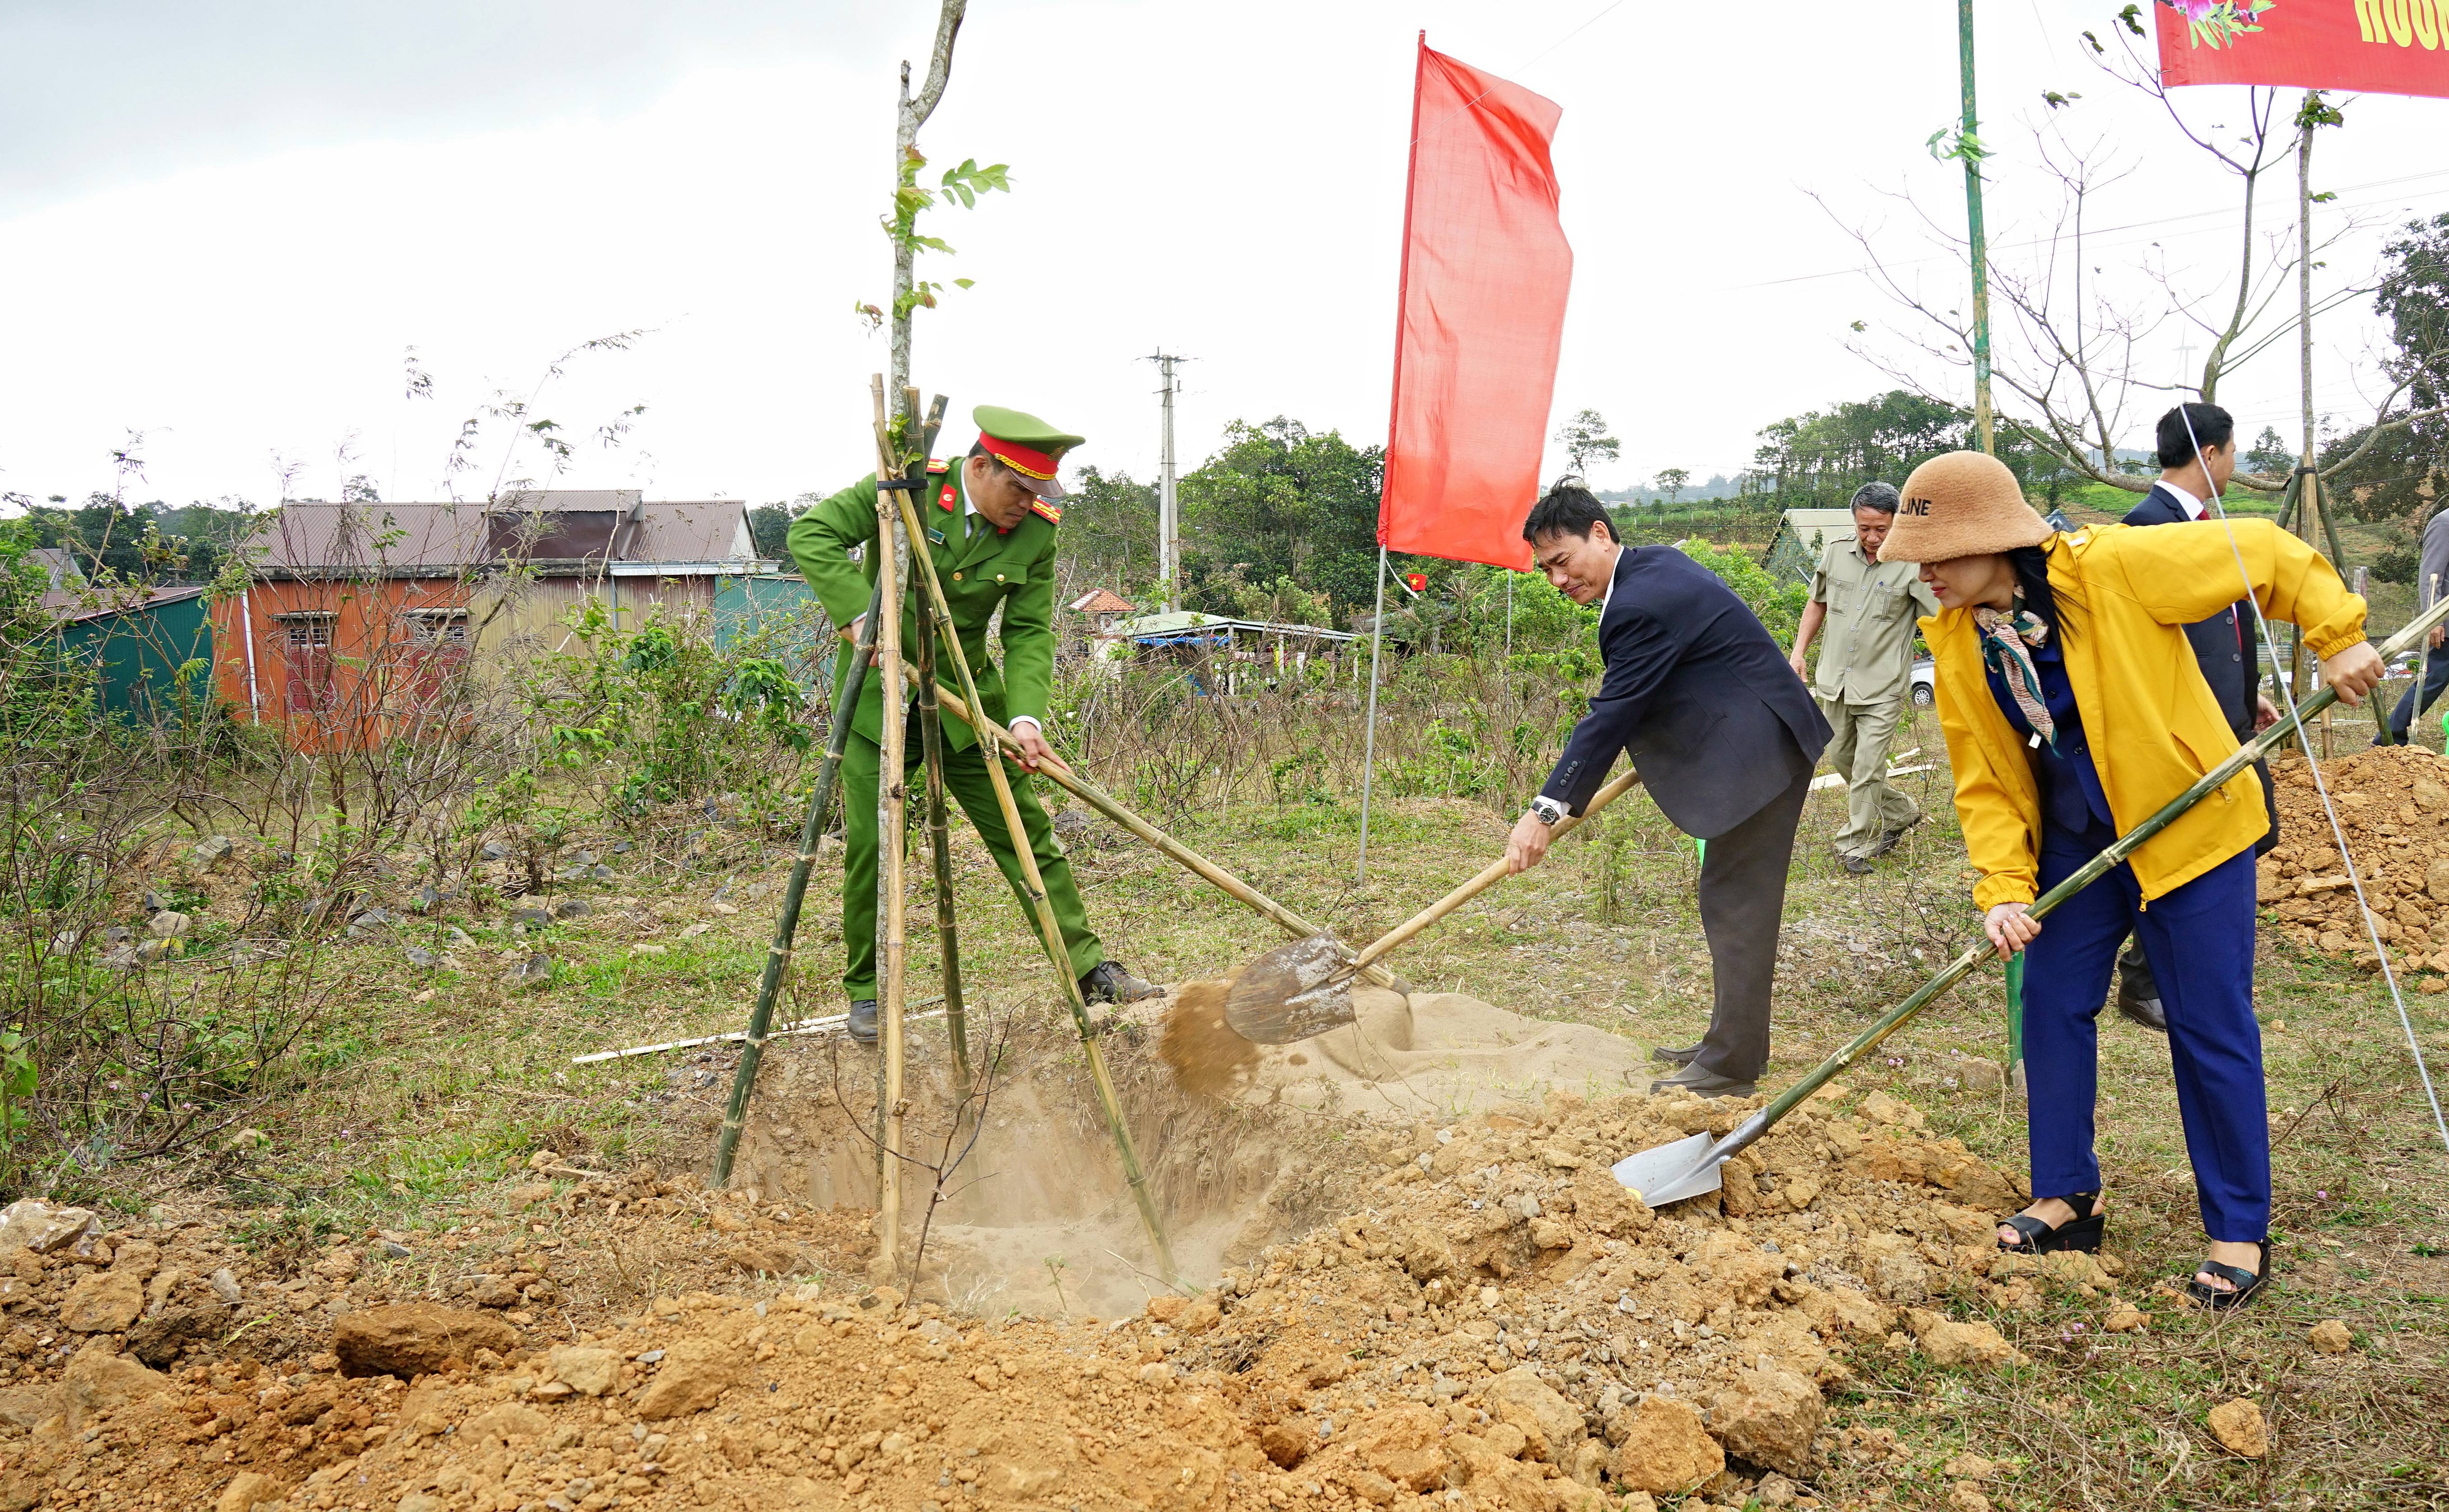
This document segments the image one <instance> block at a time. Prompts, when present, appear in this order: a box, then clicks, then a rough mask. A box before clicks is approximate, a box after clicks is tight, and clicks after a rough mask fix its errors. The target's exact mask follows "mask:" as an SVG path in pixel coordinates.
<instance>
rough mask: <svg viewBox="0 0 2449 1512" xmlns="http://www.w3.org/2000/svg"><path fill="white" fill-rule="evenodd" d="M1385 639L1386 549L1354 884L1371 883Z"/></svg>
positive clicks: (1374, 623)
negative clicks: (1371, 802)
mask: <svg viewBox="0 0 2449 1512" xmlns="http://www.w3.org/2000/svg"><path fill="white" fill-rule="evenodd" d="M1385 639H1386V548H1385V546H1384V545H1383V544H1382V543H1381V544H1380V545H1379V548H1378V615H1377V617H1376V618H1375V619H1373V620H1371V621H1370V622H1369V733H1368V736H1367V737H1366V738H1365V739H1364V741H1363V742H1362V744H1361V747H1360V869H1359V872H1358V873H1356V874H1355V875H1354V877H1353V879H1352V880H1353V881H1354V882H1367V881H1368V880H1369V790H1370V788H1371V787H1372V786H1373V785H1375V784H1376V782H1377V779H1378V648H1379V646H1380V645H1382V644H1384V642H1385Z"/></svg>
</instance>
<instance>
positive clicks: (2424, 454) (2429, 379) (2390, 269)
mask: <svg viewBox="0 0 2449 1512" xmlns="http://www.w3.org/2000/svg"><path fill="white" fill-rule="evenodd" d="M2382 260H2383V262H2382V278H2381V287H2380V288H2379V289H2378V290H2377V291H2376V292H2375V294H2374V296H2373V309H2374V311H2375V312H2376V313H2378V314H2380V315H2381V316H2382V317H2384V318H2385V319H2387V320H2388V321H2389V328H2390V340H2391V342H2392V344H2393V345H2394V346H2395V347H2396V348H2397V350H2396V351H2395V352H2393V353H2392V354H2391V356H2390V358H2389V359H2388V361H2387V362H2386V363H2384V364H2383V366H2384V370H2385V371H2386V372H2387V373H2388V375H2389V377H2390V378H2392V379H2393V380H2395V381H2397V382H2399V383H2402V384H2404V385H2405V395H2406V404H2407V406H2408V409H2409V411H2410V413H2409V414H2407V415H2406V416H2405V417H2404V418H2403V419H2402V421H2400V422H2398V423H2395V424H2393V423H2390V422H2384V423H2383V424H2382V425H2381V426H2380V427H2374V426H2363V427H2360V428H2358V429H2357V430H2354V431H2351V432H2349V433H2347V434H2346V435H2344V436H2340V437H2338V438H2337V439H2336V440H2333V441H2331V442H2329V443H2328V444H2326V445H2324V447H2323V448H2322V457H2321V462H2322V468H2323V472H2324V479H2325V481H2326V480H2327V477H2328V473H2329V469H2330V468H2332V467H2333V466H2337V465H2339V464H2340V463H2342V462H2351V465H2349V466H2348V467H2347V468H2346V470H2345V471H2344V472H2343V474H2342V475H2340V477H2339V478H2338V480H2337V481H2338V485H2341V486H2337V487H2335V489H2334V491H2333V493H2334V496H2336V497H2337V498H2338V499H2339V502H2340V503H2341V505H2342V506H2343V509H2344V511H2345V513H2346V514H2350V515H2352V516H2353V517H2355V518H2357V519H2360V520H2367V521H2372V522H2376V523H2378V522H2382V521H2390V520H2395V521H2399V522H2401V524H2403V525H2405V526H2420V524H2421V522H2422V520H2423V518H2424V517H2425V516H2426V515H2427V514H2430V513H2431V512H2432V510H2433V509H2434V508H2436V507H2437V506H2438V504H2439V500H2440V499H2441V498H2443V497H2449V413H2443V412H2444V411H2449V215H2438V216H2434V217H2433V218H2432V219H2430V220H2428V221H2417V222H2413V223H2409V224H2408V225H2407V226H2406V228H2405V231H2404V232H2403V234H2402V236H2401V240H2399V241H2397V242H2391V243H2390V244H2389V245H2388V246H2386V247H2383V248H2382ZM2290 461H2291V462H2292V461H2293V458H2290Z"/></svg>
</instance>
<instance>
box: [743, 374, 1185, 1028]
mask: <svg viewBox="0 0 2449 1512" xmlns="http://www.w3.org/2000/svg"><path fill="white" fill-rule="evenodd" d="M973 418H974V419H975V420H976V421H977V424H978V430H979V432H980V434H979V436H978V440H977V444H976V445H974V446H973V447H972V448H970V454H969V456H966V457H964V458H963V459H962V460H961V462H960V464H959V465H958V466H957V467H955V466H951V465H948V464H946V463H943V462H930V463H928V464H927V484H928V486H927V489H926V491H925V492H924V493H922V494H919V496H918V513H919V515H920V517H921V518H920V522H921V524H922V526H923V527H924V529H925V531H926V541H925V550H926V551H927V553H928V554H929V555H930V556H931V557H933V558H934V560H935V575H936V577H937V579H938V580H939V581H941V582H942V584H943V587H944V598H945V601H946V604H947V606H948V607H949V608H950V609H951V610H952V616H953V629H954V630H955V631H956V632H957V633H958V635H959V637H960V643H961V650H962V653H963V654H964V655H965V656H967V657H968V659H969V664H970V671H971V674H972V675H973V676H974V677H975V678H976V680H977V685H978V701H979V702H980V703H982V704H984V705H985V706H986V713H987V715H988V717H989V718H991V719H993V720H994V721H995V722H996V723H998V724H1001V725H1004V726H1006V727H1009V728H1010V729H1011V730H1012V735H1013V736H1014V738H1015V739H1016V740H1017V741H1018V742H1019V744H1020V746H1021V749H1022V752H1023V756H1022V762H1021V765H1022V766H1026V767H1027V768H1028V769H1029V770H1030V771H1035V770H1036V769H1037V768H1038V767H1040V766H1056V767H1060V766H1062V765H1063V764H1062V762H1061V760H1060V758H1058V757H1057V756H1056V755H1055V754H1054V752H1053V750H1052V748H1051V747H1050V746H1048V745H1047V744H1046V738H1045V732H1044V728H1043V721H1044V719H1045V717H1046V698H1047V693H1048V690H1049V688H1051V686H1052V683H1053V680H1054V540H1055V534H1054V533H1055V527H1056V525H1057V524H1058V523H1059V522H1060V521H1061V520H1062V518H1063V512H1062V510H1061V509H1059V508H1057V507H1056V505H1055V503H1054V501H1055V500H1056V499H1059V498H1061V497H1062V496H1063V490H1062V487H1061V485H1060V484H1058V483H1057V482H1056V481H1055V471H1056V469H1057V468H1058V467H1059V465H1060V464H1061V462H1062V458H1063V454H1064V453H1066V452H1068V451H1070V449H1071V448H1073V447H1075V446H1078V445H1079V444H1080V441H1081V438H1080V437H1079V436H1070V435H1066V434H1064V433H1063V432H1061V431H1057V430H1055V429H1054V428H1053V427H1051V426H1050V425H1048V424H1047V423H1046V422H1045V421H1043V420H1040V419H1038V418H1037V417H1034V416H1030V415H1023V414H1021V413H1020V412H1018V411H1017V410H1006V409H999V408H997V407H995V406H993V405H980V406H979V407H978V408H977V409H976V410H975V411H974V412H973ZM876 494H877V488H876V478H875V475H872V474H871V475H868V476H867V477H864V478H862V479H860V480H859V481H858V482H857V483H854V484H852V485H851V486H850V487H848V488H846V489H844V490H842V491H841V492H840V493H839V494H835V495H833V496H832V497H831V498H828V499H826V500H825V501H824V502H822V503H820V504H819V505H817V506H816V508H814V509H812V510H810V511H808V512H807V513H806V514H802V515H800V517H799V518H798V519H797V520H795V521H793V522H792V524H791V533H790V536H789V542H790V548H791V555H792V556H793V557H794V558H795V559H796V560H797V561H798V562H799V564H800V573H801V574H802V575H803V576H805V577H806V578H807V580H808V586H809V588H811V589H813V590H814V591H815V592H816V595H817V598H818V600H819V601H820V603H822V604H823V605H824V607H825V612H826V614H827V615H829V616H830V617H831V618H832V620H833V622H834V623H835V624H837V625H839V626H842V627H844V628H843V630H842V632H841V634H842V639H843V640H844V641H845V642H850V641H855V639H856V637H857V635H858V630H859V625H858V621H859V620H861V619H863V618H865V616H866V611H867V601H868V595H869V594H870V593H871V592H872V591H874V589H875V586H876V561H877V530H876ZM911 544H912V546H913V547H914V549H915V548H916V547H917V546H918V545H919V543H918V542H915V541H914V542H912V543H911ZM853 552H857V553H858V554H857V556H856V558H854V556H853V554H852V553H853ZM913 575H914V576H916V574H915V573H914V574H913ZM903 589H904V591H903V595H902V616H901V644H902V645H903V646H904V647H915V646H916V644H917V639H918V613H917V606H918V602H919V600H920V598H921V597H923V596H924V594H925V591H926V590H925V587H924V584H923V582H914V583H909V584H905V585H903ZM998 607H1000V608H1001V609H1002V610H1003V650H1004V665H1003V666H1002V667H1001V668H998V667H996V666H995V664H994V662H993V660H992V659H991V658H989V656H988V655H987V626H988V622H989V621H990V620H992V619H993V617H994V612H995V610H996V609H997V608H998ZM854 654H856V653H855V652H854V651H853V649H851V647H850V646H848V645H845V646H844V647H843V649H842V650H841V651H840V653H839V655H838V656H837V657H836V658H835V661H834V676H835V678H836V680H837V682H836V686H837V687H839V679H840V678H842V677H845V676H847V675H848V674H849V671H850V665H851V657H852V656H853V655H854ZM935 671H936V679H935V680H936V686H937V687H938V688H942V689H943V690H945V691H947V692H951V693H953V694H954V695H955V696H958V695H959V693H960V677H959V674H958V673H957V672H955V670H954V669H953V665H952V652H951V650H950V649H949V648H948V647H947V646H946V644H945V643H944V642H942V641H938V642H937V646H936V651H935ZM881 681H882V680H881V679H880V678H878V677H877V676H875V675H874V673H873V672H872V671H871V673H870V675H869V677H868V679H867V686H866V687H865V688H862V689H860V692H859V700H858V710H857V712H856V713H855V714H854V715H853V716H852V721H851V736H850V741H849V744H848V746H846V747H845V748H844V750H843V752H842V772H841V777H842V804H843V810H844V814H843V824H842V828H843V833H844V836H845V839H846V840H847V845H846V848H845V855H844V860H843V872H842V945H843V949H844V952H845V954H846V955H847V957H848V962H847V964H846V966H845V967H844V969H843V972H842V990H843V991H844V992H845V993H846V994H847V995H848V996H849V998H850V999H851V1005H850V1032H851V1034H852V1035H853V1037H856V1038H858V1039H859V1040H861V1041H863V1042H873V1041H874V1039H875V1038H876V870H877V828H876V819H877V814H876V788H877V772H878V769H879V768H880V767H881V766H882V764H883V754H884V753H883V749H882V746H881V742H882V740H883V735H884V694H883V689H882V687H881ZM895 691H896V693H897V695H898V696H897V698H896V699H895V708H897V709H900V710H903V711H904V712H903V713H902V715H901V716H900V717H903V718H905V719H907V720H908V721H909V726H908V731H907V738H906V739H905V741H904V750H905V752H906V759H907V765H906V768H905V769H906V770H907V771H909V772H911V773H912V774H914V775H912V776H911V778H910V779H909V780H910V782H911V783H912V785H914V786H915V785H916V784H917V783H918V782H919V781H920V779H919V778H918V777H917V776H916V775H915V774H916V772H917V771H918V769H919V766H920V764H921V763H922V761H923V759H924V751H923V749H922V747H921V745H920V742H919V738H918V730H917V723H916V720H917V716H916V708H915V705H914V704H913V703H912V702H911V700H910V699H909V697H908V693H907V689H906V688H897V689H896V690H895ZM944 785H945V787H946V788H947V789H949V790H950V791H951V793H952V795H953V797H954V798H955V800H957V801H958V802H959V804H960V805H961V811H962V812H963V813H965V814H967V815H969V817H970V823H971V824H972V825H974V827H975V828H976V830H977V832H978V838H979V839H980V840H983V841H984V842H986V846H987V849H988V850H989V851H990V852H992V853H993V856H994V859H995V864H996V865H997V866H999V867H1001V868H1002V869H1003V875H1004V881H1006V882H1010V883H1011V884H1012V894H1013V896H1014V897H1016V898H1018V899H1019V900H1020V906H1021V912H1022V914H1023V916H1024V917H1026V918H1027V919H1028V920H1029V921H1030V926H1031V928H1032V929H1034V928H1035V927H1036V916H1035V914H1034V912H1033V911H1032V908H1031V906H1030V902H1029V896H1028V893H1027V891H1026V890H1025V886H1026V884H1025V883H1024V882H1023V880H1022V873H1021V869H1020V858H1019V857H1018V856H1017V855H1016V854H1015V853H1014V852H1013V849H1012V835H1011V832H1010V830H1008V829H1007V828H1006V827H1005V825H1004V820H1003V810H1002V807H1001V806H1000V805H999V804H996V802H995V796H994V788H993V784H992V783H991V782H990V780H989V778H988V775H987V766H986V756H985V753H984V752H983V751H982V750H981V749H980V746H979V743H978V737H977V735H976V733H975V732H974V731H973V730H972V729H971V728H970V727H969V726H968V725H966V724H963V723H962V722H961V721H959V720H957V719H951V718H947V719H946V720H945V721H944ZM1012 801H1013V804H1014V805H1015V806H1017V807H1018V808H1019V810H1020V822H1021V827H1022V828H1023V829H1024V830H1026V831H1027V832H1028V836H1029V845H1030V849H1031V850H1032V852H1033V853H1034V854H1035V856H1036V858H1037V869H1038V873H1039V875H1040V876H1042V877H1043V878H1044V879H1045V881H1046V893H1047V899H1048V901H1051V903H1052V904H1053V905H1054V917H1055V920H1056V921H1058V922H1059V923H1060V924H1061V925H1062V928H1063V945H1064V949H1065V950H1066V951H1067V952H1068V953H1069V954H1070V958H1071V970H1072V972H1073V973H1074V974H1076V975H1077V976H1078V977H1079V979H1080V989H1081V992H1082V994H1083V995H1084V996H1085V997H1086V998H1088V1000H1089V1001H1090V1002H1113V1001H1129V1000H1131V999H1133V998H1145V997H1147V996H1149V995H1151V994H1153V993H1154V992H1155V991H1156V989H1155V988H1153V987H1151V986H1149V985H1148V984H1147V982H1145V981H1142V980H1140V979H1138V978H1136V977H1134V976H1132V975H1131V974H1130V973H1129V972H1128V971H1125V970H1124V969H1123V968H1122V967H1121V966H1119V965H1117V964H1116V963H1114V962H1113V961H1110V960H1107V959H1106V950H1105V946H1104V945H1102V944H1101V943H1099V942H1098V940H1097V937H1096V935H1095V934H1094V933H1092V932H1091V931H1090V928H1089V916H1088V910H1087V908H1086V907H1084V906H1083V905H1082V903H1081V901H1080V889H1079V886H1078V885H1077V884H1076V883H1075V882H1073V881H1072V879H1071V863H1070V862H1069V861H1067V860H1065V859H1064V855H1063V849H1062V846H1061V845H1060V844H1059V843H1057V842H1056V840H1055V838H1054V830H1053V827H1052V825H1051V824H1049V823H1048V821H1047V817H1046V810H1045V808H1044V807H1042V806H1041V805H1040V804H1038V802H1037V796H1036V794H1035V793H1033V792H1032V790H1031V788H1030V785H1029V784H1028V783H1027V782H1026V781H1020V780H1015V781H1014V782H1013V783H1012Z"/></svg>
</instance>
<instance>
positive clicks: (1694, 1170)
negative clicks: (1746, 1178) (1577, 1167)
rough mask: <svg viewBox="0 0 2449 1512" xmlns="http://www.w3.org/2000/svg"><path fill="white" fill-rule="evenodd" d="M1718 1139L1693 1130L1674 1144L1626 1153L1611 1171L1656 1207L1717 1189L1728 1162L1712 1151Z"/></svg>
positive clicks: (1623, 1184)
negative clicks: (1722, 1171) (1713, 1156)
mask: <svg viewBox="0 0 2449 1512" xmlns="http://www.w3.org/2000/svg"><path fill="white" fill-rule="evenodd" d="M1717 1142H1718V1141H1717V1140H1716V1139H1714V1138H1712V1137H1711V1136H1710V1135H1708V1134H1690V1135H1687V1137H1685V1138H1682V1139H1678V1140H1676V1141H1675V1142H1674V1143H1673V1144H1668V1145H1660V1146H1659V1147H1658V1148H1657V1149H1655V1150H1644V1151H1642V1152H1641V1153H1639V1154H1632V1155H1627V1156H1625V1157H1624V1158H1623V1159H1622V1160H1619V1161H1617V1162H1616V1163H1615V1167H1614V1170H1613V1172H1612V1174H1613V1175H1614V1176H1615V1179H1616V1184H1617V1185H1619V1186H1622V1187H1626V1188H1628V1189H1629V1190H1630V1191H1632V1192H1635V1193H1637V1194H1638V1195H1639V1196H1640V1198H1641V1200H1642V1201H1644V1202H1646V1203H1648V1204H1649V1206H1651V1207H1653V1208H1663V1207H1665V1206H1667V1205H1668V1203H1670V1202H1681V1201H1683V1200H1684V1199H1685V1198H1687V1197H1698V1196H1701V1195H1702V1194H1704V1193H1705V1192H1715V1191H1717V1190H1718V1187H1719V1182H1720V1177H1719V1173H1720V1171H1721V1169H1722V1168H1724V1166H1725V1165H1726V1162H1725V1161H1723V1160H1718V1159H1714V1158H1712V1157H1711V1155H1710V1153H1709V1152H1710V1149H1711V1148H1712V1147H1713V1146H1715V1145H1716V1144H1717Z"/></svg>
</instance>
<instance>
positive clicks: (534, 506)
mask: <svg viewBox="0 0 2449 1512" xmlns="http://www.w3.org/2000/svg"><path fill="white" fill-rule="evenodd" d="M256 541H257V543H258V544H260V546H261V547H262V549H263V558H262V565H263V567H264V568H266V569H268V570H270V571H272V572H317V573H320V572H390V573H393V574H396V575H405V576H412V577H417V576H434V577H441V576H452V575H455V574H457V573H460V572H468V571H471V570H472V569H476V568H480V567H484V566H489V565H491V564H492V563H494V562H497V561H500V560H502V559H504V558H505V557H507V556H519V557H524V558H526V559H528V560H530V561H534V562H537V563H539V564H540V565H541V564H546V563H558V562H571V563H577V562H585V563H588V564H600V563H602V562H603V561H604V560H605V559H606V556H607V548H608V551H609V555H610V559H611V560H613V561H616V562H646V563H655V562H670V563H674V564H679V563H685V562H724V561H737V560H744V559H746V558H748V557H750V556H753V555H754V554H755V548H754V546H753V544H752V542H751V539H750V536H749V532H748V506H747V505H746V504H745V503H743V502H742V501H741V500H739V499H644V500H642V499H641V498H640V497H639V495H638V491H637V490H635V489H590V490H580V489H558V490H547V491H537V492H528V493H517V494H505V495H503V496H502V498H501V499H500V500H499V501H497V502H496V503H495V504H494V505H493V506H492V508H490V509H489V508H488V507H487V506H485V505H483V504H480V503H466V504H458V503H418V502H402V503H396V504H374V503H365V504H357V503H349V504H331V503H325V502H322V501H320V500H304V501H299V502H294V503H287V504H283V505H282V506H281V507H280V513H279V514H276V515H274V516H272V517H271V518H269V519H267V520H266V521H265V522H264V523H263V525H262V526H261V527H260V529H259V531H258V533H257V535H256Z"/></svg>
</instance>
